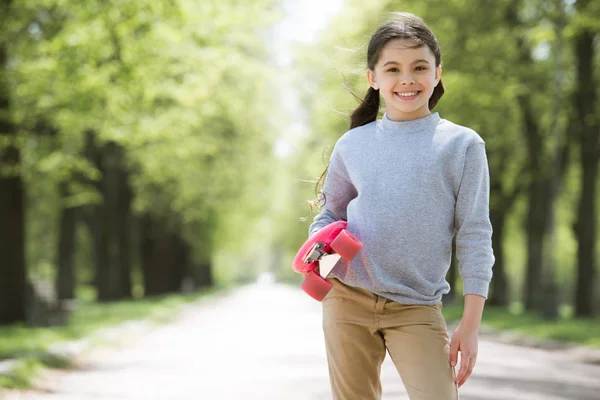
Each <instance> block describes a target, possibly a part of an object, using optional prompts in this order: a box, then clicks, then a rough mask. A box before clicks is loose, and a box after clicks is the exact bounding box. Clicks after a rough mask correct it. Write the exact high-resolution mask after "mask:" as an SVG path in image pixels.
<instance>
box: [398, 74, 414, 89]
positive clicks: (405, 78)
mask: <svg viewBox="0 0 600 400" xmlns="http://www.w3.org/2000/svg"><path fill="white" fill-rule="evenodd" d="M400 83H401V84H402V85H403V86H408V85H414V84H415V79H414V78H413V76H412V74H411V73H405V74H402V77H401V79H400Z"/></svg>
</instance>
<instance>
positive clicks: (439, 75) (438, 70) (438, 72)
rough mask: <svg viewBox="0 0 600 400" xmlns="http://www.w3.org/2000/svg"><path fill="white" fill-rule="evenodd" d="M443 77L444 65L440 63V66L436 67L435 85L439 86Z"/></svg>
mask: <svg viewBox="0 0 600 400" xmlns="http://www.w3.org/2000/svg"><path fill="white" fill-rule="evenodd" d="M441 79H442V66H441V65H440V66H439V67H437V68H436V69H435V86H437V85H438V83H440V80H441ZM435 86H434V87H435Z"/></svg>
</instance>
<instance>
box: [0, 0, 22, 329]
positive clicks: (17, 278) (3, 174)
mask: <svg viewBox="0 0 600 400" xmlns="http://www.w3.org/2000/svg"><path fill="white" fill-rule="evenodd" d="M2 3H3V4H2V6H3V8H4V9H6V10H9V8H10V5H11V1H8V0H4V1H3V2H2ZM7 64H8V49H7V46H6V43H5V42H0V139H2V142H5V143H6V142H8V145H7V146H6V147H0V255H1V258H0V277H1V278H0V324H10V323H13V322H19V321H25V317H26V286H25V281H26V276H27V274H26V264H25V201H24V197H25V194H24V187H23V180H22V177H21V171H20V167H21V165H20V164H21V155H20V150H19V148H18V145H17V143H16V137H17V130H16V127H15V126H14V124H13V123H12V121H11V115H12V113H11V107H10V98H9V88H8V82H7V81H6V73H5V71H6V68H7Z"/></svg>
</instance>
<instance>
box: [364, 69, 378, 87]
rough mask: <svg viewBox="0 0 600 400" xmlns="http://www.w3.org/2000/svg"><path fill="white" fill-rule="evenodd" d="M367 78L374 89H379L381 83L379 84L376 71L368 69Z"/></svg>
mask: <svg viewBox="0 0 600 400" xmlns="http://www.w3.org/2000/svg"><path fill="white" fill-rule="evenodd" d="M367 80H368V81H369V85H370V86H371V87H372V88H373V89H375V90H379V85H378V84H377V81H376V79H375V73H374V72H373V71H371V70H370V69H367Z"/></svg>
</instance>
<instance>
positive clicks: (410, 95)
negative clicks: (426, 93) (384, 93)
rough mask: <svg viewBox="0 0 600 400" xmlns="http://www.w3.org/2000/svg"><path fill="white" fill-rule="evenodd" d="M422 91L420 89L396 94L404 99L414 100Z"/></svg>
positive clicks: (395, 93)
mask: <svg viewBox="0 0 600 400" xmlns="http://www.w3.org/2000/svg"><path fill="white" fill-rule="evenodd" d="M420 93H421V91H420V90H415V91H414V92H404V93H398V92H394V95H395V96H396V97H399V98H400V99H402V100H412V99H414V98H415V97H417V96H418V95H419V94H420Z"/></svg>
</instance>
